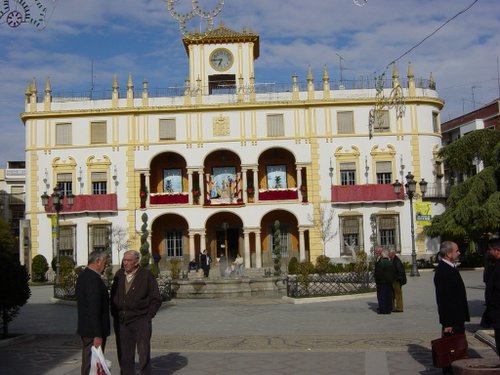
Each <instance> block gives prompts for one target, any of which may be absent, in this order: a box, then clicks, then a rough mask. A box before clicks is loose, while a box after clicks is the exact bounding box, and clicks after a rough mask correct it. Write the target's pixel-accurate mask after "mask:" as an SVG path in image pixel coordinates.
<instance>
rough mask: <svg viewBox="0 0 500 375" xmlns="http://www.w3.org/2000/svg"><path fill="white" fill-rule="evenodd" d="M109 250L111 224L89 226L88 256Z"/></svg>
mask: <svg viewBox="0 0 500 375" xmlns="http://www.w3.org/2000/svg"><path fill="white" fill-rule="evenodd" d="M108 249H111V224H99V225H89V254H90V253H91V252H92V251H96V250H99V251H105V250H108Z"/></svg>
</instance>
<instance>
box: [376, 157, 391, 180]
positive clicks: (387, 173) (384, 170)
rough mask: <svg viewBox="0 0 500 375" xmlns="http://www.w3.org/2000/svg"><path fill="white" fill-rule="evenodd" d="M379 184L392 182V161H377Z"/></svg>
mask: <svg viewBox="0 0 500 375" xmlns="http://www.w3.org/2000/svg"><path fill="white" fill-rule="evenodd" d="M376 168H377V184H391V183H392V163H391V162H390V161H377V163H376Z"/></svg>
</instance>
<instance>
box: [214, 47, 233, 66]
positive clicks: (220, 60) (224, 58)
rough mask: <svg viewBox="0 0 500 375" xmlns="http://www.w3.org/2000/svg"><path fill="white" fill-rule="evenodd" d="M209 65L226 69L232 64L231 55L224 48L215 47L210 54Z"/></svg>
mask: <svg viewBox="0 0 500 375" xmlns="http://www.w3.org/2000/svg"><path fill="white" fill-rule="evenodd" d="M210 65H211V66H212V68H214V69H215V70H219V71H224V70H227V69H229V68H230V67H231V66H232V65H233V55H232V54H231V52H229V50H227V49H225V48H219V49H216V50H215V51H213V52H212V53H211V54H210Z"/></svg>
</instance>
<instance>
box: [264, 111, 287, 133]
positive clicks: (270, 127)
mask: <svg viewBox="0 0 500 375" xmlns="http://www.w3.org/2000/svg"><path fill="white" fill-rule="evenodd" d="M284 135H285V129H284V125H283V114H277V115H267V136H268V137H283V136H284Z"/></svg>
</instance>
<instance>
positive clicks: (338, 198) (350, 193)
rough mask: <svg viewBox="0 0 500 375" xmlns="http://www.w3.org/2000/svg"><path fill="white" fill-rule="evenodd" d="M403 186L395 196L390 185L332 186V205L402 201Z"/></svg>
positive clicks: (403, 194)
mask: <svg viewBox="0 0 500 375" xmlns="http://www.w3.org/2000/svg"><path fill="white" fill-rule="evenodd" d="M404 196H405V192H404V186H401V192H400V193H399V194H396V193H395V192H394V187H393V186H392V184H367V185H342V186H341V185H334V186H332V202H333V203H346V204H347V203H370V202H394V201H403V200H404Z"/></svg>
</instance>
